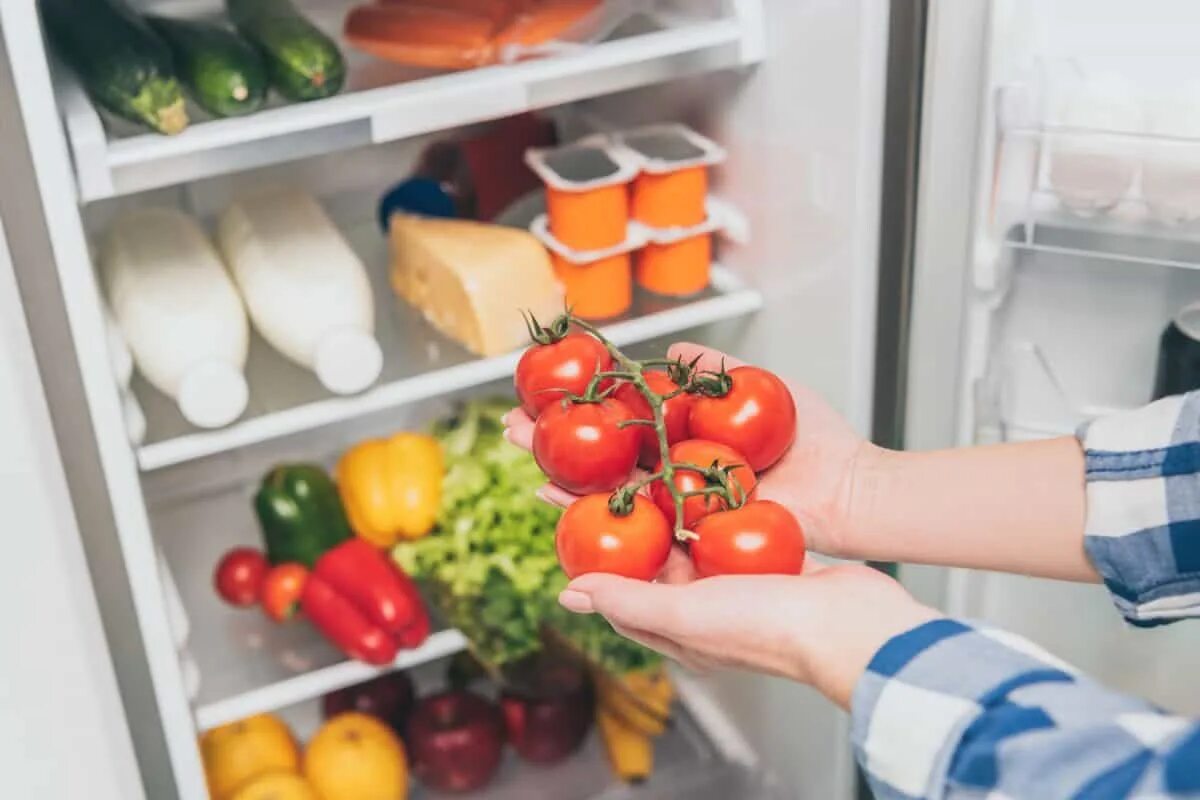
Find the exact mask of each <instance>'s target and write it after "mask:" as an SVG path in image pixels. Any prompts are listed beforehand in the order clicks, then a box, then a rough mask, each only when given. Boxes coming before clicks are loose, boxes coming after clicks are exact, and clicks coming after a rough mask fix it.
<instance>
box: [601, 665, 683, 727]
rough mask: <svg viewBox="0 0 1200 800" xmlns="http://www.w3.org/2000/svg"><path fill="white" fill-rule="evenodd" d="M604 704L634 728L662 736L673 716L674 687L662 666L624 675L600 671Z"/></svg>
mask: <svg viewBox="0 0 1200 800" xmlns="http://www.w3.org/2000/svg"><path fill="white" fill-rule="evenodd" d="M596 687H597V692H598V693H599V698H600V705H601V707H603V708H605V709H607V710H608V712H609V713H610V714H612V715H613V716H615V717H617V718H618V719H620V720H621V721H622V722H624V723H625V724H626V725H628V726H629V727H631V728H633V729H634V730H637V731H641V732H642V733H644V734H646V735H648V736H660V735H662V733H663V731H665V730H666V727H667V720H668V719H669V718H670V716H671V701H672V700H673V699H674V697H675V687H674V685H673V684H672V683H671V677H670V675H668V674H667V671H666V670H665V669H663V668H662V667H658V668H655V669H650V670H646V671H643V672H629V673H626V674H625V675H619V676H614V675H597V677H596Z"/></svg>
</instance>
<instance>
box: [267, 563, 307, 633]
mask: <svg viewBox="0 0 1200 800" xmlns="http://www.w3.org/2000/svg"><path fill="white" fill-rule="evenodd" d="M307 580H308V570H307V569H305V568H304V565H303V564H295V563H287V564H279V565H278V566H274V567H271V571H270V572H268V573H267V577H266V578H265V579H263V585H262V607H263V611H265V612H267V616H268V617H270V618H271V619H273V620H275V621H276V622H287V621H288V620H289V619H291V618H292V617H293V616H295V614H296V609H298V608H299V607H300V596H301V595H302V594H304V584H305V582H306V581H307Z"/></svg>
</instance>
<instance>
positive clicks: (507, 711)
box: [500, 658, 594, 764]
mask: <svg viewBox="0 0 1200 800" xmlns="http://www.w3.org/2000/svg"><path fill="white" fill-rule="evenodd" d="M528 669H529V671H528V672H526V673H525V674H524V675H522V676H521V680H518V681H514V684H515V687H519V688H514V687H510V688H508V689H506V690H505V691H504V692H503V693H501V695H500V707H501V709H503V711H504V721H505V726H506V729H507V732H508V741H509V742H510V743H511V744H512V746H513V748H514V749H515V750H516V751H517V755H519V756H521V758H523V759H525V760H526V761H530V762H533V763H535V764H554V763H556V762H558V761H562V760H563V759H564V758H566V757H567V756H569V755H571V753H574V752H575V751H576V750H577V749H579V746H580V745H582V744H583V740H584V738H586V737H587V732H588V728H590V727H591V725H592V709H593V706H594V703H593V699H592V685H591V683H590V682H589V681H588V676H587V674H586V673H585V672H584V671H583V669H581V668H580V667H579V666H577V665H575V664H572V663H570V662H567V661H562V660H553V659H550V658H544V659H539V660H538V661H537V662H536V663H534V664H531V665H529V668H528Z"/></svg>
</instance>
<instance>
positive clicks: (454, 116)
mask: <svg viewBox="0 0 1200 800" xmlns="http://www.w3.org/2000/svg"><path fill="white" fill-rule="evenodd" d="M760 2H761V0H729V2H722V3H721V4H719V8H720V10H719V11H718V12H715V13H708V12H706V11H704V10H702V11H699V12H697V13H688V14H673V15H655V14H654V13H653V11H652V10H651V11H650V12H647V13H642V14H638V15H635V16H634V17H633V18H631V19H630V20H628V21H627V22H626V23H625V24H624V25H623V26H622V27H621V28H619V29H618V30H617V31H615V32H614V34H613V35H612V36H610V37H609V38H608V39H607V40H605V41H602V42H600V43H598V44H595V45H590V46H580V47H578V48H575V49H571V50H568V51H565V52H563V53H562V54H559V55H555V56H553V57H547V58H541V59H533V60H528V61H523V62H518V63H513V64H505V65H498V66H491V67H483V68H479V69H474V70H468V71H463V72H448V73H447V72H434V71H430V70H417V69H413V68H408V67H402V66H400V65H396V64H391V63H389V62H385V61H381V60H378V59H373V58H370V57H368V56H365V55H363V54H360V53H357V52H356V51H354V50H353V49H352V48H350V47H349V46H348V45H346V44H345V42H344V41H342V40H341V38H340V31H341V25H342V18H343V17H344V15H345V12H346V11H347V9H348V8H349V7H350V6H351V5H352V4H353V3H351V2H349V0H337V2H329V3H324V4H317V3H307V4H302V5H304V8H305V12H306V13H307V14H308V15H309V16H310V17H311V18H312V19H313V21H314V22H316V23H317V24H318V25H319V26H320V27H322V28H323V29H324V30H326V32H328V33H330V34H331V35H333V36H334V37H335V38H337V39H338V40H339V45H340V46H341V48H342V51H343V54H344V55H345V57H346V59H347V66H348V76H347V84H346V88H345V89H344V90H343V92H342V93H341V94H339V95H336V96H334V97H330V98H326V99H323V100H317V101H312V102H308V103H297V104H292V105H279V104H272V107H268V108H266V109H264V110H262V111H259V112H257V113H254V114H249V115H247V116H244V117H236V118H228V119H210V118H207V117H205V116H204V114H203V112H201V111H198V110H195V109H194V108H193V107H189V112H190V113H191V115H192V118H193V120H194V122H193V124H192V125H191V126H190V127H189V128H188V129H186V130H185V131H183V132H182V133H181V134H178V135H176V136H161V135H158V134H155V133H146V132H143V131H140V130H136V129H134V128H133V126H131V125H127V124H125V123H123V122H122V121H120V120H115V119H113V118H111V117H108V116H102V115H101V112H98V111H97V110H96V108H95V107H94V106H93V105H92V103H91V102H90V101H89V99H88V98H87V96H86V94H85V93H84V92H83V90H82V89H81V88H80V86H79V85H78V83H77V82H76V81H75V80H74V79H73V77H72V76H71V74H70V72H69V70H66V69H63V68H56V70H55V78H56V93H57V95H58V105H59V109H60V113H61V115H62V118H63V124H64V128H65V130H66V134H67V138H68V141H69V146H70V149H71V156H72V160H73V162H74V167H75V174H76V183H77V189H78V194H79V199H80V200H81V201H82V202H85V203H86V202H91V201H93V200H98V199H102V198H105V197H114V196H118V195H125V194H130V193H133V192H139V191H144V190H147V189H153V188H158V187H164V186H173V185H176V184H180V183H183V182H186V181H192V180H198V179H201V178H206V177H210V176H214V175H221V174H226V173H230V172H236V171H241V170H246V169H250V168H253V167H260V166H265V165H268V164H277V163H282V162H286V161H293V160H296V159H301V158H307V157H311V156H314V155H320V154H325V153H330V152H336V151H340V150H348V149H351V148H356V147H362V146H365V145H370V144H378V143H382V142H388V141H394V140H397V139H403V138H407V137H412V136H416V135H418V134H423V133H429V132H433V131H438V130H444V129H449V128H454V127H459V126H463V125H469V124H473V123H477V122H482V121H485V120H490V119H498V118H501V117H506V116H510V115H513V114H518V113H521V112H524V111H529V110H533V109H541V108H548V107H551V106H556V105H561V104H563V103H570V102H574V101H577V100H583V99H586V98H591V97H598V96H601V95H606V94H612V93H614V92H620V91H625V90H627V89H633V88H637V87H642V86H649V85H653V84H657V83H663V82H666V81H672V80H676V79H679V78H683V77H686V76H690V75H697V74H702V73H706V72H711V71H716V70H724V69H731V68H736V67H739V66H743V65H747V64H752V63H755V62H757V61H758V60H760V59H761V57H762V52H761V8H760V7H759V3H760ZM708 5H709V4H704V6H705V8H706V9H707V7H708ZM206 9H207V5H206V6H205V10H206ZM201 13H203V11H202V12H201Z"/></svg>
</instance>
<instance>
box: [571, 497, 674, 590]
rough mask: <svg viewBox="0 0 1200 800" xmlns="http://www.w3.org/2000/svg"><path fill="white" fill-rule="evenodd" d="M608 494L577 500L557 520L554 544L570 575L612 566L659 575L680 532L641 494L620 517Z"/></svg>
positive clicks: (640, 576)
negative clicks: (610, 504)
mask: <svg viewBox="0 0 1200 800" xmlns="http://www.w3.org/2000/svg"><path fill="white" fill-rule="evenodd" d="M608 500H609V496H608V495H607V494H592V495H588V496H587V497H585V498H583V499H582V500H579V501H578V502H575V503H572V504H571V505H570V506H568V507H567V510H566V511H565V512H563V515H562V517H560V518H559V520H558V528H557V532H556V533H555V537H554V544H555V547H556V548H557V550H558V562H559V563H560V564H562V568H563V572H565V573H567V577H568V578H577V577H579V576H580V575H586V574H588V573H589V572H607V573H611V574H613V575H624V576H625V577H626V578H635V579H637V580H642V581H649V580H654V578H655V577H657V576H658V573H659V572H661V571H662V568H663V565H664V564H666V563H667V556H669V555H670V554H671V543H672V542H673V541H674V539H675V536H674V534H673V533H672V531H671V526H670V524H669V523H668V522H667V518H666V517H664V516H663V515H662V512H661V511H659V510H658V509H657V508H655V506H654V504H653V503H651V502H650V501H649V500H647V499H646V498H645V497H643V496H642V495H635V496H634V498H633V511H632V512H631V513H629V514H627V515H626V516H623V517H619V516H617V515H615V514H613V513H612V511H610V510H609V508H608Z"/></svg>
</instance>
